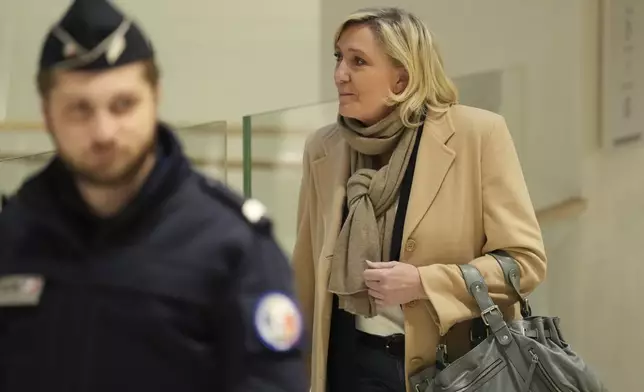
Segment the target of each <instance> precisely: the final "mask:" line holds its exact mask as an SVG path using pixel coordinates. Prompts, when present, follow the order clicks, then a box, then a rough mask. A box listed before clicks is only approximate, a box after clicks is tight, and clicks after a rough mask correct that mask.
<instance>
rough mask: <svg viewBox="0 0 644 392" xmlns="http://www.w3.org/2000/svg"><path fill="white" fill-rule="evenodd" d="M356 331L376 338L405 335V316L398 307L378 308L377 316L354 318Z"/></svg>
mask: <svg viewBox="0 0 644 392" xmlns="http://www.w3.org/2000/svg"><path fill="white" fill-rule="evenodd" d="M356 329H358V330H360V331H362V332H365V333H368V334H371V335H378V336H389V335H393V334H397V333H402V334H404V333H405V315H404V313H403V310H402V308H401V307H400V306H389V307H386V308H379V309H378V315H377V316H375V317H372V318H366V317H363V316H356Z"/></svg>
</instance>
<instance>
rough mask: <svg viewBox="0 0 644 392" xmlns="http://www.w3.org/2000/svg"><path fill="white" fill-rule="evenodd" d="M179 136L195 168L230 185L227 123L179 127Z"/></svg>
mask: <svg viewBox="0 0 644 392" xmlns="http://www.w3.org/2000/svg"><path fill="white" fill-rule="evenodd" d="M176 129H177V135H178V137H179V140H180V141H181V144H182V145H183V148H184V152H185V154H186V155H187V156H188V158H190V161H191V162H192V164H193V165H194V166H195V168H196V169H197V170H199V171H201V172H202V173H204V174H205V175H207V176H209V177H212V178H216V179H218V180H220V181H222V182H223V183H228V147H227V143H228V136H227V124H226V122H225V121H214V122H208V123H203V124H195V125H187V126H178V127H177V128H176Z"/></svg>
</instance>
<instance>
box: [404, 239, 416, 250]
mask: <svg viewBox="0 0 644 392" xmlns="http://www.w3.org/2000/svg"><path fill="white" fill-rule="evenodd" d="M415 249H416V241H414V240H407V243H406V244H405V250H406V251H407V252H413V251H414V250H415Z"/></svg>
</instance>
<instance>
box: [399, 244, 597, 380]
mask: <svg viewBox="0 0 644 392" xmlns="http://www.w3.org/2000/svg"><path fill="white" fill-rule="evenodd" d="M491 255H492V256H494V258H495V259H496V260H497V261H498V262H499V264H500V265H501V268H502V270H503V273H504V275H505V278H506V282H507V283H508V284H509V285H510V286H511V287H512V289H513V291H514V293H515V294H516V295H517V298H518V301H520V303H521V313H522V315H523V319H522V320H516V321H511V322H508V323H506V322H505V321H504V319H503V314H502V313H501V311H500V309H499V308H498V306H496V305H495V304H494V302H492V299H491V298H490V295H489V293H488V288H487V285H486V284H485V282H484V281H483V277H482V276H481V273H480V272H479V270H478V269H476V267H474V266H472V265H469V264H466V265H460V266H459V267H460V269H461V272H462V273H463V278H464V279H465V282H466V284H467V287H468V289H469V292H470V294H472V296H473V297H474V299H475V300H476V303H477V304H478V306H479V308H480V309H481V318H482V320H483V322H484V323H485V326H486V327H487V329H488V333H489V335H488V336H487V338H485V339H484V340H483V341H482V342H481V343H479V344H478V345H477V346H476V347H474V349H472V350H471V351H470V352H468V353H467V354H465V355H464V356H462V357H461V358H458V359H457V360H455V361H454V362H452V363H447V360H446V354H447V348H446V346H445V344H444V341H443V342H441V344H439V346H438V348H437V363H436V366H431V367H428V368H426V369H422V370H421V371H419V372H417V373H416V374H414V375H411V376H410V378H409V381H410V384H411V387H412V391H414V392H438V391H441V392H474V391H476V392H528V391H530V392H564V391H565V392H605V391H607V389H606V388H605V387H604V386H603V385H602V383H601V382H600V380H599V379H598V378H597V376H596V375H595V374H594V373H593V371H592V370H590V369H589V368H588V366H586V364H585V363H584V361H583V360H582V359H581V358H579V356H577V354H575V352H574V351H573V350H572V349H571V347H570V346H569V345H568V343H566V341H565V340H564V338H563V336H562V334H561V329H560V327H559V318H558V317H540V316H532V315H531V313H532V312H531V310H530V306H529V305H528V301H527V299H526V298H523V297H522V296H521V294H520V292H519V280H520V270H519V266H518V264H517V262H516V261H515V260H514V259H513V258H512V257H511V256H510V255H509V254H508V253H505V252H499V251H497V252H493V253H491Z"/></svg>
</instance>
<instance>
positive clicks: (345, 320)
mask: <svg viewBox="0 0 644 392" xmlns="http://www.w3.org/2000/svg"><path fill="white" fill-rule="evenodd" d="M333 305H334V306H333V313H332V316H331V335H330V337H329V355H328V361H327V391H328V392H405V371H404V370H405V369H404V359H403V358H402V357H393V356H391V355H389V354H388V353H387V352H386V351H385V348H384V346H383V347H382V349H378V348H376V347H372V346H370V345H366V344H363V343H362V340H361V339H360V338H359V333H358V331H357V330H356V328H355V318H354V317H353V316H352V315H351V314H349V313H347V312H345V311H343V310H341V309H338V307H337V297H336V296H334V304H333Z"/></svg>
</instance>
